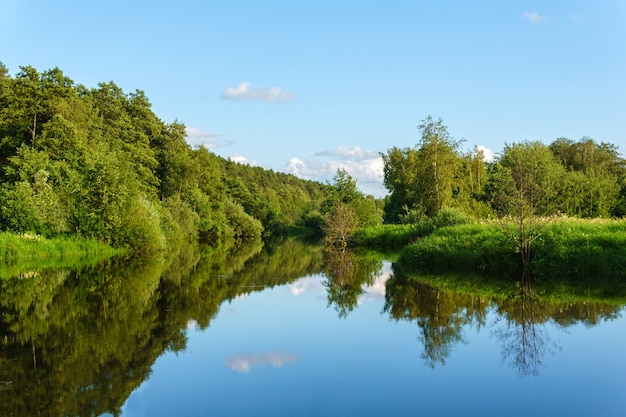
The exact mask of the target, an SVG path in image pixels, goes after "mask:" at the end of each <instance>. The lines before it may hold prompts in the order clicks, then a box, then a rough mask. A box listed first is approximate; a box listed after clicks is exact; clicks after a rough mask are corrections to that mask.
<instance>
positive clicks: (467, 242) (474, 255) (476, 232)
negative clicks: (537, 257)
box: [399, 223, 518, 274]
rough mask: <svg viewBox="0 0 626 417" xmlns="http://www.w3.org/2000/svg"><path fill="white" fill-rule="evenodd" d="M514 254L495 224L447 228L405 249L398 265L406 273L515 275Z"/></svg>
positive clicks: (438, 230)
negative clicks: (415, 271) (496, 273)
mask: <svg viewBox="0 0 626 417" xmlns="http://www.w3.org/2000/svg"><path fill="white" fill-rule="evenodd" d="M517 256H518V255H517V254H516V253H515V252H514V250H513V244H512V242H511V241H510V239H509V238H508V237H507V234H505V233H504V232H503V230H502V228H500V227H499V226H498V225H497V224H494V223H475V224H464V225H458V226H447V227H442V228H439V229H437V230H435V231H434V232H433V233H432V234H431V235H428V236H425V237H423V238H421V239H418V240H417V241H415V242H414V243H413V244H411V245H409V246H407V247H406V248H405V249H404V251H403V252H402V254H401V255H400V259H399V263H400V264H401V265H402V267H403V268H405V269H407V270H417V271H420V270H422V271H423V270H425V271H446V270H451V271H467V272H471V271H480V272H498V273H504V274H511V273H515V271H516V270H517V266H518V263H517Z"/></svg>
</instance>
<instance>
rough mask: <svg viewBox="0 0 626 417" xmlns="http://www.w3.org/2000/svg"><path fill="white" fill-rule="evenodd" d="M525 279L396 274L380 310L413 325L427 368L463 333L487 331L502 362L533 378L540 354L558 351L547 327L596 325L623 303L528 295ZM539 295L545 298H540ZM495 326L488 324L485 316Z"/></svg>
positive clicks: (440, 361) (528, 283)
mask: <svg viewBox="0 0 626 417" xmlns="http://www.w3.org/2000/svg"><path fill="white" fill-rule="evenodd" d="M531 281H532V280H531V276H530V274H527V273H525V274H524V275H523V276H522V278H521V279H520V280H519V281H517V282H516V281H514V280H511V281H510V283H507V280H502V279H499V280H489V279H487V278H485V277H478V276H476V277H472V276H471V275H467V276H454V275H450V276H424V277H413V278H410V277H408V276H407V275H406V274H405V273H403V272H402V271H401V270H394V274H393V275H392V277H391V278H390V279H389V280H388V281H387V289H386V300H385V307H384V311H385V312H387V313H389V314H390V315H391V317H392V318H393V319H395V320H398V321H399V320H406V321H415V322H416V324H417V326H418V328H419V336H418V337H419V340H420V342H421V343H422V344H423V348H424V349H423V355H422V357H423V358H424V360H425V362H426V363H427V364H428V365H429V366H430V367H433V368H434V367H436V366H437V365H445V364H446V360H447V359H448V358H449V356H450V354H451V353H452V351H453V350H454V348H455V346H457V345H459V344H462V343H464V338H463V332H464V331H466V330H467V329H469V328H472V327H474V328H476V329H480V328H481V327H485V326H488V327H490V328H492V333H493V335H494V336H495V338H496V340H497V341H498V343H499V344H500V347H501V352H502V358H503V360H504V361H505V362H507V363H508V364H509V365H510V366H511V367H512V368H514V369H515V370H516V371H517V372H518V373H519V374H520V375H521V376H537V375H538V374H539V370H540V369H541V367H542V364H543V359H544V357H545V355H546V354H554V353H557V352H558V351H559V350H560V346H559V344H558V343H557V342H556V341H554V340H552V338H551V337H550V334H551V333H550V332H549V331H548V329H547V326H551V328H554V327H558V328H561V329H562V330H565V329H566V327H567V326H570V325H574V324H576V323H579V322H583V323H585V324H588V325H593V324H597V323H598V322H599V321H601V320H606V319H611V318H616V317H618V316H619V311H620V310H621V308H622V306H623V303H621V302H615V303H612V302H609V301H595V300H592V299H587V300H583V301H579V300H577V299H572V298H571V297H568V296H567V294H558V293H556V294H555V293H550V294H549V295H550V296H551V297H552V298H549V297H548V296H547V295H548V293H546V291H545V289H544V288H543V287H542V289H541V290H540V292H539V293H538V292H536V291H534V290H533V285H532V282H531ZM540 294H546V295H545V296H544V295H540ZM491 311H493V312H495V313H496V314H495V315H494V317H495V322H494V323H488V319H487V318H488V317H489V316H490V314H489V313H490V312H491Z"/></svg>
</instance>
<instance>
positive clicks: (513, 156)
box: [488, 141, 565, 266]
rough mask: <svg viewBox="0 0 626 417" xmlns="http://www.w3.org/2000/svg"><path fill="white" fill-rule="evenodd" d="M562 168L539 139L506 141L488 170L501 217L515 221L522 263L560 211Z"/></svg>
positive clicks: (494, 205)
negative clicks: (499, 156)
mask: <svg viewBox="0 0 626 417" xmlns="http://www.w3.org/2000/svg"><path fill="white" fill-rule="evenodd" d="M564 173H565V170H564V168H563V166H562V165H561V164H559V162H558V161H557V160H556V159H555V157H554V156H553V154H552V153H551V152H550V149H549V148H548V147H547V146H546V145H544V144H542V143H541V142H528V141H527V142H523V143H520V144H512V145H511V144H507V145H506V146H505V147H504V151H503V152H502V156H501V158H500V160H499V161H498V162H497V164H496V166H495V167H494V169H493V170H492V172H491V177H490V184H489V187H488V189H489V193H490V195H491V199H492V203H493V207H494V209H495V210H496V212H497V213H498V214H499V215H500V216H506V217H509V218H511V219H513V220H514V221H515V222H516V224H517V233H516V235H515V236H514V237H515V241H516V242H517V248H516V249H517V250H518V251H519V253H520V254H521V260H522V264H523V265H524V266H527V265H528V264H529V263H530V250H531V245H532V243H533V241H534V240H535V239H537V238H538V237H539V236H540V235H541V231H542V230H543V228H544V227H545V226H546V224H547V222H548V220H549V217H548V216H552V215H555V214H557V213H558V212H559V209H560V206H559V200H558V194H559V191H560V189H559V183H560V181H561V178H562V177H563V175H564Z"/></svg>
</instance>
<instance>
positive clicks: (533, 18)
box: [523, 12, 548, 25]
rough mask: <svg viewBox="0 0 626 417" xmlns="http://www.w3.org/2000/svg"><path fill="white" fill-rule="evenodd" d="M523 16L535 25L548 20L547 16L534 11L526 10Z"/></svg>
mask: <svg viewBox="0 0 626 417" xmlns="http://www.w3.org/2000/svg"><path fill="white" fill-rule="evenodd" d="M523 16H524V18H526V19H527V20H528V21H529V22H530V23H532V24H533V25H538V24H539V23H541V22H545V21H546V20H548V17H547V16H542V15H540V14H539V13H537V12H533V13H528V12H524V15H523Z"/></svg>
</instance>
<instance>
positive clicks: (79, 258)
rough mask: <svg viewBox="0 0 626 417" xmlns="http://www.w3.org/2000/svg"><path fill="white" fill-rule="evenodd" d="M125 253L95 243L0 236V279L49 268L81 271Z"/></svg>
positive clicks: (29, 234) (25, 235) (28, 235)
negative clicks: (88, 266) (83, 268)
mask: <svg viewBox="0 0 626 417" xmlns="http://www.w3.org/2000/svg"><path fill="white" fill-rule="evenodd" d="M125 253H126V251H125V250H124V249H123V248H113V247H111V246H109V245H107V244H105V243H102V242H99V241H96V240H88V239H82V238H78V237H54V238H45V237H43V236H41V235H36V234H34V233H12V232H0V278H8V277H13V276H28V273H29V271H38V270H42V269H49V268H53V269H59V268H80V267H83V266H87V265H91V264H96V263H99V262H103V261H106V260H108V259H110V258H113V257H116V256H123V255H124V254H125ZM25 274H26V275H25Z"/></svg>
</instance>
